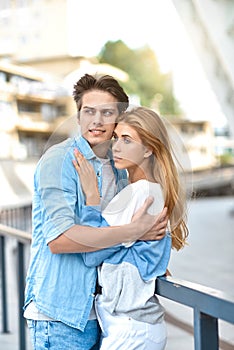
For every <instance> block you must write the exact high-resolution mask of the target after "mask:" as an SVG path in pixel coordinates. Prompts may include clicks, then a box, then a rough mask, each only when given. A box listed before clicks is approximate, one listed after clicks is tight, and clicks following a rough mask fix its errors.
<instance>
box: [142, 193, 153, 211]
mask: <svg viewBox="0 0 234 350" xmlns="http://www.w3.org/2000/svg"><path fill="white" fill-rule="evenodd" d="M153 201H154V198H153V197H148V198H146V200H145V202H144V204H143V206H142V210H143V212H146V211H147V209H148V208H149V207H150V206H151V204H152V203H153Z"/></svg>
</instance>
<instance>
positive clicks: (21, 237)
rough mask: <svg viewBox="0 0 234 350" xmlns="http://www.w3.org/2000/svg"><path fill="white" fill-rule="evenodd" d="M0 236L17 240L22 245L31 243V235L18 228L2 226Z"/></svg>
mask: <svg viewBox="0 0 234 350" xmlns="http://www.w3.org/2000/svg"><path fill="white" fill-rule="evenodd" d="M0 234H2V235H4V236H11V237H13V238H16V239H17V240H18V241H20V242H21V243H30V241H31V234H30V233H28V232H25V231H22V230H19V229H16V228H12V227H9V226H6V225H3V224H0Z"/></svg>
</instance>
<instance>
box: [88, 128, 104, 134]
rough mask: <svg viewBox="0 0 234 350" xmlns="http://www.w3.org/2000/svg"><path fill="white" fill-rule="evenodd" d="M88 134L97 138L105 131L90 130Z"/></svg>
mask: <svg viewBox="0 0 234 350" xmlns="http://www.w3.org/2000/svg"><path fill="white" fill-rule="evenodd" d="M89 132H90V133H91V134H93V135H95V136H99V135H102V134H103V133H104V132H105V130H101V129H90V130H89Z"/></svg>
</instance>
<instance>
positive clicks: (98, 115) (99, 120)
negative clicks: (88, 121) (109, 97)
mask: <svg viewBox="0 0 234 350" xmlns="http://www.w3.org/2000/svg"><path fill="white" fill-rule="evenodd" d="M93 122H94V123H95V124H103V117H102V113H101V112H100V111H98V110H96V112H95V115H94V119H93Z"/></svg>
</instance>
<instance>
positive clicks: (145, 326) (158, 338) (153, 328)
mask: <svg viewBox="0 0 234 350" xmlns="http://www.w3.org/2000/svg"><path fill="white" fill-rule="evenodd" d="M96 309H97V317H98V321H99V324H100V326H101V329H102V335H101V345H100V350H164V349H165V346H166V340H167V332H166V324H165V322H162V323H157V324H155V325H152V324H149V323H144V322H139V321H136V320H134V319H132V318H130V317H126V316H112V315H111V314H109V313H108V312H107V311H106V310H105V309H104V308H102V306H101V303H99V302H97V303H96Z"/></svg>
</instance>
